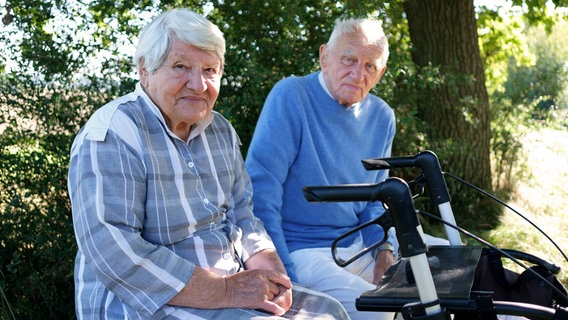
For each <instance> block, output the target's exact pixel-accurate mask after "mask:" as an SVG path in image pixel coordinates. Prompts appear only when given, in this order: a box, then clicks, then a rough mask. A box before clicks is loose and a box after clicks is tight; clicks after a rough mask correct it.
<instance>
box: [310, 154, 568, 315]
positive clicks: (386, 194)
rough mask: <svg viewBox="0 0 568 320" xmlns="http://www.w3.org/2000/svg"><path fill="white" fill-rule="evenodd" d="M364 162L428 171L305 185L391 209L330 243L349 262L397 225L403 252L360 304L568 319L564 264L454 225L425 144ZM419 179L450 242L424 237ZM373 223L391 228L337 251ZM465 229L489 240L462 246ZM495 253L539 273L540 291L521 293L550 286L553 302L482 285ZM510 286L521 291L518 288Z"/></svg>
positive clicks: (322, 198)
mask: <svg viewBox="0 0 568 320" xmlns="http://www.w3.org/2000/svg"><path fill="white" fill-rule="evenodd" d="M362 163H363V165H364V167H365V168H366V169H367V170H383V169H391V168H418V169H420V170H421V171H422V173H421V174H420V175H419V177H418V178H417V179H416V180H413V181H410V182H406V181H405V180H403V179H400V178H396V177H391V178H388V179H386V180H385V181H383V182H381V183H377V184H347V185H335V186H306V187H304V189H303V192H304V196H305V198H306V199H307V200H308V201H310V202H340V201H348V202H351V201H382V202H383V203H384V204H385V207H386V208H387V210H386V211H385V214H383V215H382V216H381V217H379V218H377V219H375V220H373V221H369V222H367V223H366V224H364V225H361V226H359V227H357V228H354V229H352V230H350V231H348V232H347V233H345V234H344V235H342V236H340V237H338V238H337V239H335V241H334V242H333V243H332V247H331V250H332V256H333V259H334V260H335V262H336V263H337V264H338V265H339V266H342V267H344V266H347V265H348V264H350V263H351V262H353V261H355V260H356V259H358V258H359V257H361V256H362V255H364V254H366V253H368V252H370V251H372V250H374V249H376V248H377V247H379V246H380V245H381V244H382V243H384V242H385V241H386V239H387V230H389V229H390V228H391V227H394V229H395V231H396V238H397V240H398V243H399V253H400V256H401V258H400V259H399V260H398V261H397V263H395V264H394V265H393V266H391V267H390V268H389V269H388V270H387V272H386V273H385V275H384V277H383V279H382V280H381V282H380V283H379V284H378V285H377V287H376V289H374V290H370V291H366V292H364V293H363V294H362V295H361V296H360V297H359V298H358V299H357V300H356V307H357V309H358V310H361V311H383V312H399V313H400V314H402V316H403V317H404V319H406V320H409V319H419V320H449V319H455V320H457V319H461V320H464V319H484V320H485V319H497V318H499V317H500V316H503V315H507V316H520V317H526V318H529V319H543V320H552V319H554V320H563V319H566V320H568V309H566V307H567V306H568V295H567V293H566V289H565V288H564V287H563V286H562V284H560V283H559V282H558V280H557V279H556V277H555V276H554V274H556V273H557V272H558V271H559V268H558V267H556V266H555V265H552V264H550V263H548V262H546V261H544V260H542V259H540V258H538V257H535V256H533V255H531V254H527V253H524V252H520V251H515V250H507V249H503V250H502V249H499V248H496V247H495V246H493V245H491V244H490V243H488V242H486V241H484V240H483V239H480V238H478V237H476V236H475V235H473V234H471V233H469V232H467V231H466V230H463V229H462V228H460V227H458V226H457V225H456V221H455V218H454V214H453V211H452V207H451V205H450V195H449V192H448V188H447V186H446V181H445V179H444V173H443V172H442V170H441V168H440V164H439V162H438V158H437V157H436V155H435V154H434V153H433V152H431V151H424V152H421V153H418V154H416V155H413V156H407V157H392V158H379V159H365V160H362ZM419 183H422V184H423V185H425V186H426V187H427V188H428V192H429V196H430V200H431V201H432V203H433V204H435V205H437V207H438V211H439V213H440V218H438V220H439V221H440V222H441V223H443V224H444V228H445V232H446V235H447V238H448V241H449V245H447V246H428V245H426V243H425V240H424V233H423V231H422V227H421V225H420V221H419V218H418V215H417V210H416V208H415V205H414V197H413V195H412V192H411V189H410V187H409V185H411V184H419ZM373 224H377V225H380V226H381V228H382V229H383V230H385V236H384V238H383V239H382V240H381V241H379V242H377V243H376V244H374V245H372V246H370V247H367V248H365V249H363V250H361V251H360V252H358V253H357V254H355V255H354V256H352V257H349V258H347V259H344V258H343V257H339V256H338V253H337V247H338V244H339V243H340V241H341V240H342V239H344V238H346V237H348V236H349V235H351V234H353V233H356V232H359V231H360V230H362V229H364V228H366V227H368V226H370V225H373ZM460 233H463V234H466V235H469V236H472V237H473V238H474V239H476V240H478V241H480V242H481V243H482V244H484V245H485V246H486V247H483V246H468V245H464V244H463V243H462V240H461V237H460ZM487 247H489V248H487ZM488 249H490V250H489V251H488ZM559 250H560V248H559ZM495 253H497V255H496V257H497V258H496V259H497V260H498V261H497V263H498V264H500V263H501V258H502V257H505V258H508V259H510V260H512V261H513V262H515V263H516V264H518V265H520V266H522V267H523V268H525V269H526V271H525V272H523V275H522V277H525V278H526V277H535V278H536V280H537V281H538V283H539V286H537V289H540V290H541V291H542V292H539V291H538V290H530V291H535V292H528V293H526V294H523V293H519V292H517V294H520V295H521V296H522V297H521V298H522V299H524V298H526V299H528V300H530V299H529V297H528V296H529V295H532V294H535V296H537V297H538V296H542V295H543V294H544V292H546V294H553V295H554V299H553V300H554V301H553V304H552V305H546V306H543V305H541V304H535V303H532V302H531V301H528V302H526V301H525V302H519V301H508V300H506V299H503V298H502V297H501V296H502V295H501V293H500V292H499V291H500V290H501V289H500V288H497V287H493V284H492V283H490V284H489V285H487V284H480V281H481V280H480V277H481V278H484V274H485V273H486V272H490V270H486V269H482V266H485V265H492V264H494V263H495V259H494V260H493V262H490V263H482V261H483V262H487V261H486V260H484V259H487V257H488V256H491V254H492V255H493V256H494V257H495ZM564 257H566V256H564ZM519 260H523V261H526V262H530V263H533V264H536V265H537V267H538V268H540V270H544V271H543V272H540V273H539V272H536V271H534V269H535V268H529V267H527V266H526V265H525V264H523V263H522V262H520V261H519ZM502 269H503V268H502V266H501V270H502ZM506 271H507V272H510V271H509V270H506ZM511 273H512V272H511ZM525 273H528V276H527V275H525ZM513 274H516V273H513ZM543 275H544V276H543ZM501 276H502V277H503V278H505V277H506V276H505V275H501ZM497 278H499V275H498V276H497ZM504 280H505V279H497V280H493V281H504ZM509 290H510V291H512V293H515V292H514V291H515V290H517V289H516V288H510V289H509ZM541 293H542V294H541ZM523 296H526V297H523ZM501 299H502V300H501Z"/></svg>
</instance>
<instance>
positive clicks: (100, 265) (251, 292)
mask: <svg viewBox="0 0 568 320" xmlns="http://www.w3.org/2000/svg"><path fill="white" fill-rule="evenodd" d="M224 53H225V40H224V38H223V35H222V33H221V31H220V30H219V29H218V28H217V27H216V26H215V25H213V24H212V23H210V22H209V21H208V20H207V19H205V18H204V17H202V16H200V15H198V14H196V13H194V12H192V11H189V10H185V9H177V10H171V11H168V12H166V13H164V14H162V15H160V16H158V17H157V18H156V19H154V20H153V21H152V22H151V23H150V24H149V25H148V26H147V27H146V28H145V29H144V30H143V31H142V33H141V35H140V38H139V44H138V47H137V50H136V54H135V57H134V62H135V64H136V65H137V66H138V70H139V75H140V82H139V84H138V85H137V86H136V89H135V91H134V92H132V93H130V94H128V95H126V96H123V97H121V98H118V99H116V100H114V101H112V102H110V103H108V104H107V105H105V106H103V107H102V108H100V109H99V110H97V112H95V114H93V116H92V117H91V119H89V121H88V122H87V124H86V125H85V127H84V128H82V129H81V131H80V132H79V133H78V135H77V137H76V138H75V141H74V143H73V146H72V149H71V162H70V169H69V181H68V185H69V193H70V198H71V204H72V211H73V223H74V227H75V234H76V239H77V243H78V247H79V250H78V253H77V258H76V264H75V292H76V312H77V317H78V318H79V319H84V318H93V319H94V318H97V319H98V318H104V319H125V318H128V319H150V318H152V319H161V318H168V319H171V318H173V319H187V318H192V319H194V318H204V319H249V318H252V317H255V319H256V317H259V316H267V317H268V316H272V315H276V316H281V315H283V314H285V313H286V312H287V311H288V310H290V309H291V306H292V283H291V282H290V279H289V278H288V276H287V275H286V270H285V268H284V266H283V264H282V262H281V260H280V258H279V257H278V254H277V253H276V251H275V248H274V245H273V243H272V241H271V240H270V238H269V237H268V235H267V233H266V231H265V229H264V226H263V224H262V222H261V221H260V220H259V219H257V218H256V217H255V216H254V215H253V214H252V204H251V197H252V188H251V183H250V179H249V177H248V175H247V173H246V170H245V167H244V163H243V159H242V156H241V153H240V151H239V139H238V137H237V134H236V133H235V131H234V129H233V128H232V127H231V125H230V123H229V122H228V121H227V120H226V119H225V118H223V117H222V116H221V115H220V114H218V113H216V112H215V111H213V110H212V109H213V106H214V104H215V101H216V99H217V96H218V94H219V89H220V86H221V77H222V74H223V64H224ZM298 290H299V291H298ZM300 297H301V298H300ZM306 297H307V298H306ZM314 299H321V302H322V303H318V304H317V305H316V306H319V308H324V307H325V308H326V310H327V312H321V311H320V310H313V309H308V307H309V306H310V305H314V304H313V303H310V304H308V303H303V301H312V302H313V301H314ZM294 300H295V301H294V305H296V306H297V307H292V310H291V311H290V312H288V314H290V317H293V313H294V312H298V311H302V312H303V313H304V314H305V313H306V312H308V313H311V314H313V315H314V317H315V318H317V317H318V314H319V315H322V316H325V317H328V316H329V314H335V315H337V316H338V317H340V318H341V317H343V316H345V312H344V310H343V309H342V307H341V305H340V304H338V303H337V302H336V301H335V300H333V299H331V298H328V297H326V296H323V295H320V294H318V293H315V292H314V293H312V292H309V293H308V292H307V291H305V290H304V289H302V288H297V289H296V288H295V289H294ZM296 300H298V301H296ZM316 306H312V308H314V307H316ZM258 310H263V311H264V312H263V311H258ZM326 313H327V315H326ZM195 316H197V317H195Z"/></svg>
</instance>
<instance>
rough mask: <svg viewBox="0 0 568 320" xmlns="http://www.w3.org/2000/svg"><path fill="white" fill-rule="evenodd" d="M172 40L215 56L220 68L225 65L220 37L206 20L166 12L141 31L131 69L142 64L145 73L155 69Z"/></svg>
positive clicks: (190, 13) (180, 11)
mask: <svg viewBox="0 0 568 320" xmlns="http://www.w3.org/2000/svg"><path fill="white" fill-rule="evenodd" d="M173 37H176V38H177V39H179V40H181V41H183V42H185V43H187V44H189V45H192V46H195V47H197V48H199V49H201V50H203V51H206V52H211V53H213V54H215V55H216V56H217V57H218V58H219V60H220V61H221V67H223V65H224V63H225V38H224V36H223V33H222V32H221V30H219V27H217V26H216V25H214V24H213V23H211V22H210V21H209V20H207V19H206V18H205V17H203V16H202V15H200V14H198V13H195V12H193V11H191V10H189V9H172V10H168V11H167V12H164V13H162V14H160V15H158V16H157V17H156V18H154V20H152V22H150V23H149V24H148V25H147V26H146V27H144V29H142V32H141V33H140V36H139V38H138V46H137V47H136V52H135V53H134V57H133V62H134V65H135V66H137V67H139V66H140V64H142V62H143V63H144V68H145V69H146V71H148V72H153V71H155V70H156V69H158V67H159V66H160V65H161V64H162V62H163V61H164V59H165V58H166V56H167V55H168V53H169V50H170V45H171V43H172V38H173Z"/></svg>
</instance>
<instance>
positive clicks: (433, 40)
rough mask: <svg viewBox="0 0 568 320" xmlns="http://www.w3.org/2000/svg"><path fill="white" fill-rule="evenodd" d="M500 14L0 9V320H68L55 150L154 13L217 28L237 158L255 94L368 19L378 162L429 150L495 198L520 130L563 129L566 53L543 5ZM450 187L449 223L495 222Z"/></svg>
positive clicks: (122, 67)
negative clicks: (374, 57) (383, 136)
mask: <svg viewBox="0 0 568 320" xmlns="http://www.w3.org/2000/svg"><path fill="white" fill-rule="evenodd" d="M510 3H511V4H513V5H516V7H514V8H521V7H520V6H524V7H523V8H524V9H523V10H522V11H521V12H518V11H517V12H514V11H504V10H500V11H499V10H497V9H496V8H485V7H475V6H474V3H473V0H462V1H444V0H430V1H420V0H408V1H400V0H390V1H326V0H320V1H306V0H287V1H284V0H271V1H257V0H253V1H250V0H249V1H242V0H235V1H179V0H166V1H148V0H143V1H138V2H132V1H126V0H116V1H115V0H112V1H111V0H95V1H90V2H82V1H75V0H60V1H53V2H49V3H48V2H42V1H29V0H2V1H0V15H1V16H2V26H3V29H1V30H0V42H1V43H2V44H3V45H2V46H1V47H0V53H1V56H0V289H1V291H0V319H14V318H16V319H35V318H42V319H60V318H63V319H69V318H74V310H73V305H74V303H73V259H74V255H75V253H76V244H75V240H74V237H73V228H72V221H71V213H70V205H69V200H68V195H67V190H66V188H67V187H66V177H67V168H68V160H69V156H68V154H69V148H70V145H71V143H72V139H73V137H74V135H75V134H76V132H77V131H78V130H79V128H80V127H81V125H83V124H84V123H85V121H86V119H87V118H88V116H90V115H91V114H92V112H93V111H94V110H95V109H97V108H98V107H100V106H102V105H104V104H105V103H106V102H108V101H110V100H111V99H113V98H115V97H117V96H120V95H122V94H124V93H126V92H129V91H130V90H132V89H133V87H134V84H135V83H136V73H135V70H133V68H132V63H131V61H130V56H131V53H132V48H133V47H134V45H135V43H136V36H137V34H138V32H139V29H140V27H141V26H143V25H144V24H145V23H146V22H148V21H149V19H150V18H151V17H152V16H154V15H155V14H157V13H158V12H160V11H162V10H165V9H167V8H170V7H179V6H184V7H189V8H192V9H194V10H196V11H198V12H201V13H204V14H206V15H207V17H208V18H209V19H210V20H211V21H213V22H214V23H216V24H217V25H218V26H219V27H220V28H221V30H222V31H223V32H224V34H225V37H226V40H227V56H226V67H225V74H224V80H223V85H222V89H221V94H220V97H219V99H218V101H217V104H216V110H217V111H219V112H221V113H222V114H223V115H225V116H226V117H227V118H228V119H230V121H231V122H232V123H233V125H234V126H235V128H236V130H237V132H238V133H239V134H240V136H241V138H242V140H243V143H244V144H243V153H244V154H246V151H247V146H248V142H249V141H250V138H251V136H252V134H253V131H254V126H255V124H256V119H257V117H258V115H259V113H260V110H261V108H262V104H263V101H264V98H265V97H266V95H267V94H268V92H269V90H270V89H271V88H272V86H273V85H274V83H275V82H276V81H278V80H280V79H281V78H283V77H285V76H289V75H292V74H296V75H302V74H306V73H309V72H312V71H314V70H316V69H317V68H318V48H319V46H320V45H321V44H322V43H324V42H325V41H326V40H327V38H328V36H329V33H330V32H331V28H332V26H333V22H334V20H335V19H336V18H338V17H341V16H368V15H369V16H375V17H377V18H379V19H381V20H382V21H383V25H384V28H385V31H386V33H387V35H388V37H389V43H390V48H391V55H390V58H389V63H388V68H387V72H386V74H385V76H384V78H383V79H382V80H381V82H380V83H379V85H378V86H377V87H376V88H375V90H374V93H375V94H377V95H379V96H381V97H383V98H384V99H385V100H386V101H387V102H389V104H390V105H391V106H392V107H393V109H394V110H395V113H396V115H397V136H396V139H395V144H394V150H393V155H409V154H415V153H417V152H419V151H422V150H426V149H430V150H432V151H434V152H435V153H436V154H437V155H438V157H439V158H440V162H441V165H442V168H443V169H444V170H445V171H448V172H451V173H453V174H456V175H458V176H460V177H462V178H464V179H466V180H467V181H469V182H471V183H473V184H475V185H477V186H479V187H481V188H483V189H485V190H487V191H491V192H494V193H496V194H498V195H500V196H502V197H504V198H505V199H506V198H507V196H508V194H509V192H510V191H512V190H513V186H514V183H515V181H516V179H517V176H516V170H518V168H517V167H516V166H515V163H516V162H517V161H518V160H519V159H520V158H519V156H520V154H519V152H520V149H519V147H520V139H521V137H522V133H523V131H522V128H524V127H526V126H530V125H533V124H534V123H551V122H553V123H554V124H556V125H559V126H564V127H566V126H567V125H568V122H567V121H566V119H565V118H563V119H564V120H562V118H561V119H560V120H559V119H557V118H558V117H559V115H564V117H565V115H566V113H565V112H566V106H567V100H568V99H567V93H566V82H567V81H566V80H567V77H568V75H567V74H568V71H567V67H566V60H567V57H568V52H567V51H568V43H567V41H566V40H564V35H563V34H562V32H561V31H558V30H561V29H562V28H564V30H565V28H566V23H565V22H564V21H563V20H562V18H564V17H565V16H563V15H562V14H560V15H555V14H554V12H551V11H548V10H547V6H546V3H545V1H544V0H537V1H535V0H531V1H526V2H525V1H522V0H512V1H511V2H510ZM554 4H555V5H556V6H559V7H563V6H566V5H567V2H566V1H565V0H556V1H554ZM370 138H372V137H370ZM392 174H393V175H399V176H403V177H408V178H412V177H414V175H415V174H416V173H415V172H413V171H412V170H400V171H396V172H395V171H393V172H392ZM449 187H450V192H451V194H452V204H453V206H454V207H456V208H458V210H456V219H457V220H458V223H459V224H460V225H461V226H463V227H465V228H467V229H470V230H474V231H477V232H484V231H487V230H490V229H491V228H492V227H494V226H495V224H496V223H497V222H498V216H499V214H500V209H499V208H498V207H495V206H493V205H491V204H490V203H486V202H485V200H484V199H483V198H481V197H480V196H478V195H477V194H476V193H474V192H472V191H470V190H467V189H464V188H463V187H462V186H461V185H459V184H454V183H451V182H450V184H449ZM420 205H423V206H428V205H429V204H428V203H421V204H420ZM425 223H426V225H427V223H428V222H427V221H425ZM431 227H432V228H433V232H434V233H435V232H437V231H436V227H435V226H431Z"/></svg>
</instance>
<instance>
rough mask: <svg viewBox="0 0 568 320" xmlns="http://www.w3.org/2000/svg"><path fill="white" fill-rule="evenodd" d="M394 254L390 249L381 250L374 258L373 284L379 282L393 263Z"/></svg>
mask: <svg viewBox="0 0 568 320" xmlns="http://www.w3.org/2000/svg"><path fill="white" fill-rule="evenodd" d="M394 261H395V259H394V254H393V253H392V251H390V250H382V251H381V252H379V254H378V255H377V258H376V259H375V269H374V272H373V284H379V281H381V278H382V277H383V275H384V274H385V272H387V269H388V268H390V266H392V265H393V264H394Z"/></svg>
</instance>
